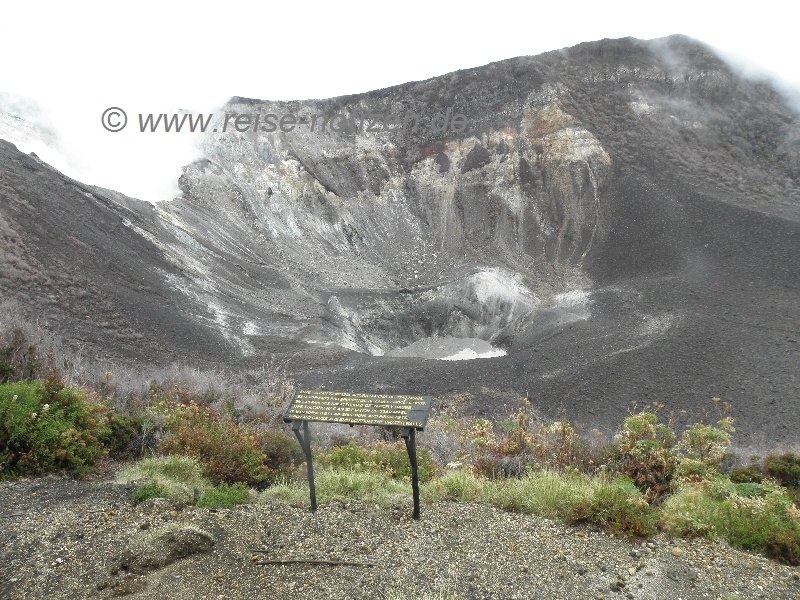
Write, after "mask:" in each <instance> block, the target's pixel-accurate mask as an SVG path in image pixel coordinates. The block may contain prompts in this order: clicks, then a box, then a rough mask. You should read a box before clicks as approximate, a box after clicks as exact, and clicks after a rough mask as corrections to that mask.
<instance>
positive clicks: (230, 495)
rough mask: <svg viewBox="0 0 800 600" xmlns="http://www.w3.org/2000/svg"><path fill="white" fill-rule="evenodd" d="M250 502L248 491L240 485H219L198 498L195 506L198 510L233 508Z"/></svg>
mask: <svg viewBox="0 0 800 600" xmlns="http://www.w3.org/2000/svg"><path fill="white" fill-rule="evenodd" d="M248 502H250V490H249V489H248V487H247V486H246V485H245V484H243V483H241V482H238V483H234V484H233V485H230V486H229V485H228V484H226V483H221V484H219V485H218V486H216V487H213V488H211V489H210V490H208V491H207V492H206V493H205V494H203V495H202V496H200V499H199V500H198V501H197V506H198V507H200V508H233V507H234V506H236V505H237V504H247V503H248Z"/></svg>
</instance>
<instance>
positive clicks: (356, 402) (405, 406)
mask: <svg viewBox="0 0 800 600" xmlns="http://www.w3.org/2000/svg"><path fill="white" fill-rule="evenodd" d="M430 409H431V397H430V396H418V395H406V394H366V393H355V392H335V391H327V390H317V391H312V390H298V391H297V392H296V393H295V395H294V397H293V398H292V401H291V403H290V404H289V408H288V409H287V410H286V414H285V415H284V417H283V420H284V421H285V422H286V423H291V425H292V432H293V433H294V435H295V437H296V438H297V441H298V442H300V447H301V448H302V449H303V454H304V455H305V457H306V469H307V471H308V484H309V495H310V499H311V510H312V511H316V510H317V493H316V487H315V485H314V466H313V464H312V459H311V438H310V436H309V432H308V424H309V422H318V423H342V424H345V425H350V427H353V426H354V425H382V426H387V427H402V428H403V429H402V432H401V434H400V436H401V437H402V438H403V440H404V441H405V444H406V452H408V460H409V463H410V464H411V489H412V493H413V496H414V518H415V519H419V517H420V507H419V474H418V463H417V439H416V432H417V431H424V430H425V426H426V425H427V422H428V415H429V413H430ZM301 430H302V432H301Z"/></svg>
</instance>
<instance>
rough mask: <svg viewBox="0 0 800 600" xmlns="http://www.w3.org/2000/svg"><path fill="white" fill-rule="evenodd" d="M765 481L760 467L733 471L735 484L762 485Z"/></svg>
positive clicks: (754, 466) (753, 466)
mask: <svg viewBox="0 0 800 600" xmlns="http://www.w3.org/2000/svg"><path fill="white" fill-rule="evenodd" d="M763 479H764V475H763V473H761V469H759V468H758V465H749V466H747V467H739V468H737V469H734V470H733V471H731V481H732V482H733V483H761V481H762V480H763Z"/></svg>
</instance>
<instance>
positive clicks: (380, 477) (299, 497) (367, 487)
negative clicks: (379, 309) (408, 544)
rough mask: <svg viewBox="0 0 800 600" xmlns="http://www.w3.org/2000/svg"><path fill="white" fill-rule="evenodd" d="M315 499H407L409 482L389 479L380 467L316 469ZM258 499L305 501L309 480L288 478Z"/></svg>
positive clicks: (373, 501) (388, 503) (385, 502)
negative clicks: (288, 480) (375, 469)
mask: <svg viewBox="0 0 800 600" xmlns="http://www.w3.org/2000/svg"><path fill="white" fill-rule="evenodd" d="M314 482H315V485H316V491H317V502H318V503H320V504H325V503H327V502H331V501H334V500H339V501H346V502H349V501H351V500H358V501H360V502H365V503H368V504H377V505H379V506H391V505H393V504H398V503H403V502H408V501H409V500H410V498H411V484H410V483H407V482H404V481H399V480H396V479H392V478H391V477H390V476H389V475H388V474H386V473H385V472H381V471H360V470H354V469H345V468H323V469H319V470H315V472H314ZM259 502H261V503H269V502H289V503H294V502H306V503H307V502H308V482H287V483H282V484H278V485H273V486H271V487H269V488H267V489H266V490H264V491H263V492H262V493H261V494H260V495H259Z"/></svg>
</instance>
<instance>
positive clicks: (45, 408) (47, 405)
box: [42, 404, 50, 412]
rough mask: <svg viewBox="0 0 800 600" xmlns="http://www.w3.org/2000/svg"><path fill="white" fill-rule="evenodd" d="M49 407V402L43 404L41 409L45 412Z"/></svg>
mask: <svg viewBox="0 0 800 600" xmlns="http://www.w3.org/2000/svg"><path fill="white" fill-rule="evenodd" d="M49 409H50V405H49V404H45V405H44V406H42V410H43V411H44V412H47V411H48V410H49Z"/></svg>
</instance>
